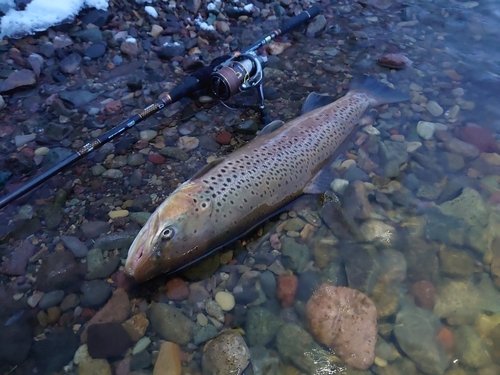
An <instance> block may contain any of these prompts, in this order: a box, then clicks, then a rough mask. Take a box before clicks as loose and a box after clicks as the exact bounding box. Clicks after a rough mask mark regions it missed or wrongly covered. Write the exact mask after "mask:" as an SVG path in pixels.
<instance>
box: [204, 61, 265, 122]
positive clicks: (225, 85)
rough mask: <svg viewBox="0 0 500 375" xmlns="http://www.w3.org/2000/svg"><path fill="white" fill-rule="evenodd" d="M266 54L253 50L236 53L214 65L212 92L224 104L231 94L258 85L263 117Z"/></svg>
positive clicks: (211, 79) (211, 81)
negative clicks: (259, 53) (263, 82)
mask: <svg viewBox="0 0 500 375" xmlns="http://www.w3.org/2000/svg"><path fill="white" fill-rule="evenodd" d="M266 63H267V56H264V55H257V54H256V53H255V52H253V51H251V52H246V53H243V54H241V53H237V54H235V56H233V57H231V58H229V59H228V60H226V61H224V62H223V63H221V64H219V65H218V66H216V67H215V69H214V71H213V73H212V74H211V75H210V88H211V90H212V92H213V94H214V95H215V96H216V97H217V98H218V99H219V100H220V101H221V103H222V104H224V105H225V106H226V107H228V108H231V107H229V106H228V105H227V104H226V103H224V101H226V100H228V99H229V98H230V97H232V96H233V95H236V94H238V93H239V92H241V91H246V90H249V89H251V88H253V87H256V86H258V88H259V91H258V92H259V97H260V106H259V107H260V111H261V114H262V116H263V117H265V114H264V109H265V104H264V86H263V84H262V80H263V79H264V67H265V64H266Z"/></svg>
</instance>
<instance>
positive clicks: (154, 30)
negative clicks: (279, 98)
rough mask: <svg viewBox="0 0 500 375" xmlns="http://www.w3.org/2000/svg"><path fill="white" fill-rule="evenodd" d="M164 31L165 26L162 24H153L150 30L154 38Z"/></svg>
mask: <svg viewBox="0 0 500 375" xmlns="http://www.w3.org/2000/svg"><path fill="white" fill-rule="evenodd" d="M162 32H163V27H161V26H160V25H153V26H151V31H150V32H149V34H151V36H152V37H153V38H158V37H159V36H160V35H161V33H162Z"/></svg>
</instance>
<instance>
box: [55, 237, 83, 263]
mask: <svg viewBox="0 0 500 375" xmlns="http://www.w3.org/2000/svg"><path fill="white" fill-rule="evenodd" d="M61 241H62V242H63V244H64V246H66V248H67V249H68V250H69V251H71V252H72V253H73V255H74V256H75V258H83V257H84V256H86V255H87V253H88V252H89V249H88V248H87V246H85V244H84V243H83V242H82V241H80V240H79V239H78V238H76V237H75V236H61Z"/></svg>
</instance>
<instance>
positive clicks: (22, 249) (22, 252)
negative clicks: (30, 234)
mask: <svg viewBox="0 0 500 375" xmlns="http://www.w3.org/2000/svg"><path fill="white" fill-rule="evenodd" d="M11 251H12V252H11V257H10V258H5V260H4V261H3V262H2V265H1V267H0V273H5V274H7V275H9V276H21V275H24V274H25V272H26V266H27V265H28V260H29V258H30V257H31V256H32V255H33V254H34V252H35V246H34V245H33V244H32V243H31V241H29V240H25V241H23V242H21V244H20V245H19V246H18V247H16V248H15V249H14V248H12V250H11Z"/></svg>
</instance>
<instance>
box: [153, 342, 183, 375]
mask: <svg viewBox="0 0 500 375" xmlns="http://www.w3.org/2000/svg"><path fill="white" fill-rule="evenodd" d="M180 354H181V350H180V348H179V345H177V344H175V343H173V342H168V341H167V342H164V343H163V344H162V345H161V347H160V353H159V354H158V359H157V360H156V363H155V367H154V369H153V375H181V373H182V364H181V358H180Z"/></svg>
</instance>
